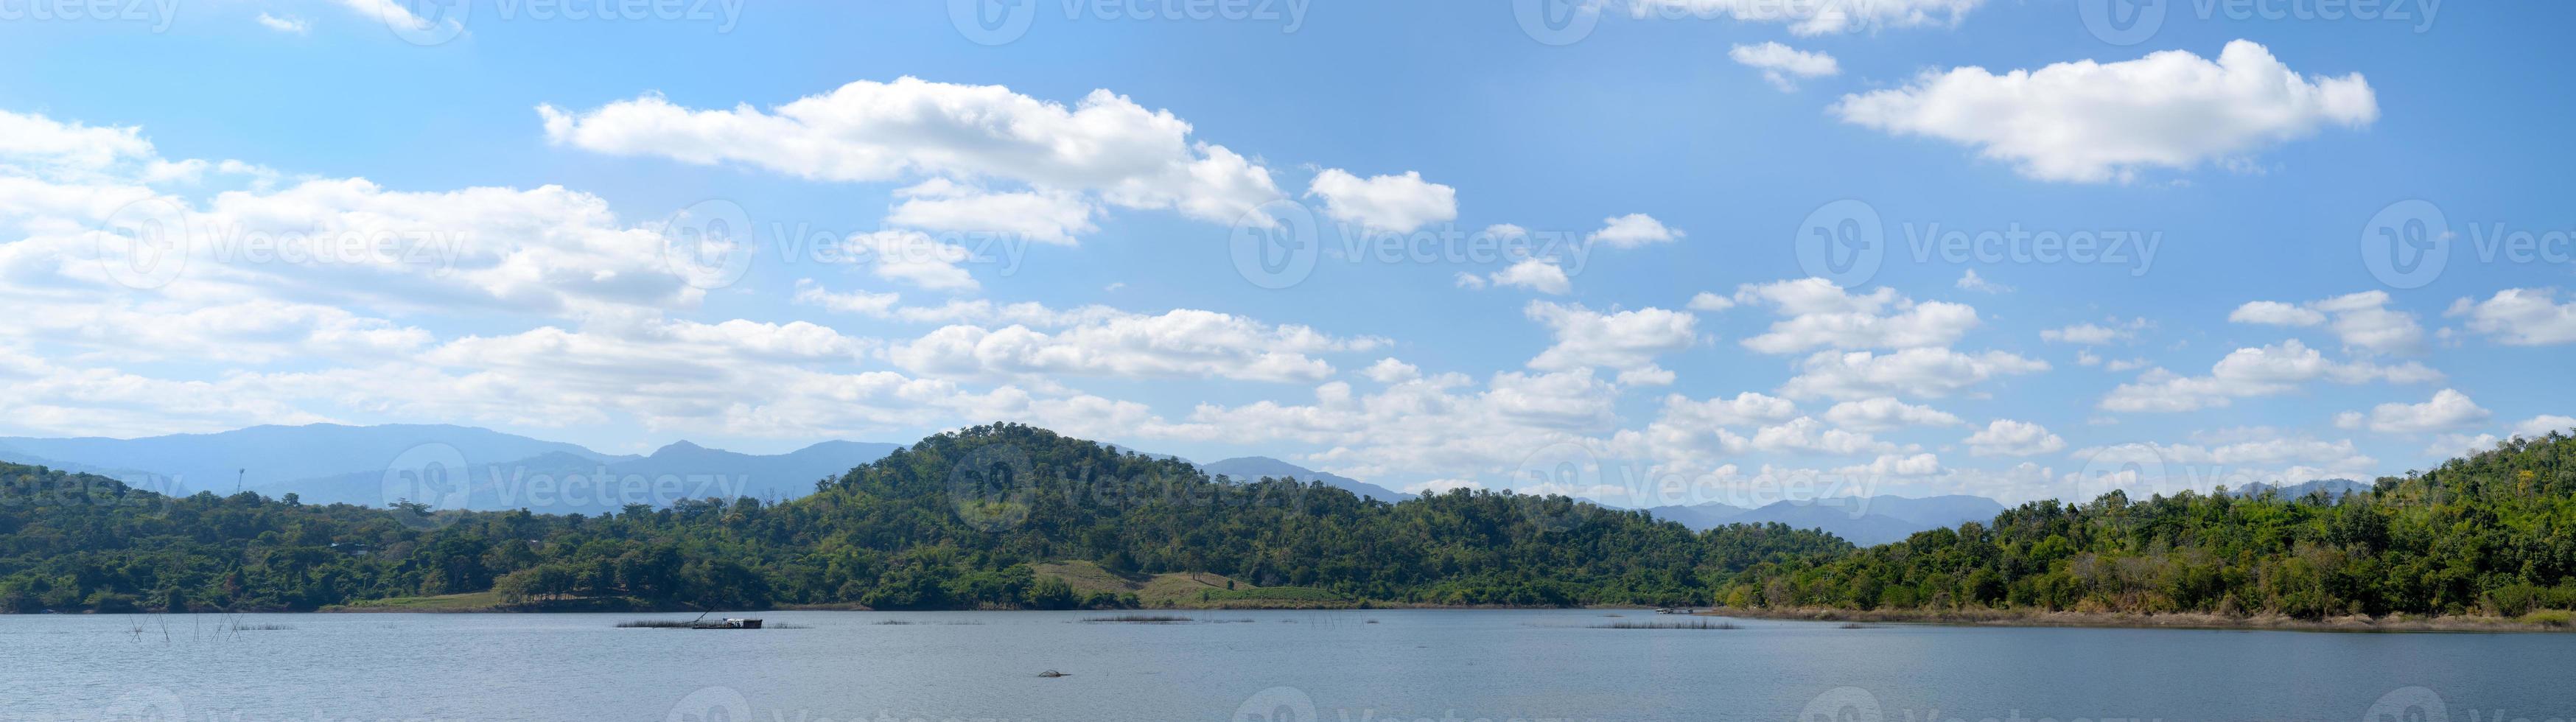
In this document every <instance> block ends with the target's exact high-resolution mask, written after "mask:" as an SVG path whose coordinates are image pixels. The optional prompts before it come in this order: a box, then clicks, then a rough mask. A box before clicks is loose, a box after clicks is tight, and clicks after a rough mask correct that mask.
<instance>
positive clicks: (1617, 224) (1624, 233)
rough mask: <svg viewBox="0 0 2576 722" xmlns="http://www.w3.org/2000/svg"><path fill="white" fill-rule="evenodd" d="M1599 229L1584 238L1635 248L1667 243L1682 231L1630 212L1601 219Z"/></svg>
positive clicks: (1651, 217)
mask: <svg viewBox="0 0 2576 722" xmlns="http://www.w3.org/2000/svg"><path fill="white" fill-rule="evenodd" d="M1601 223H1602V225H1601V230H1597V231H1593V232H1592V235H1590V236H1586V237H1585V240H1589V241H1592V242H1594V243H1600V244H1603V245H1607V246H1609V247H1611V248H1635V247H1638V246H1643V245H1647V244H1652V243H1668V242H1671V241H1673V240H1676V239H1679V238H1681V237H1682V235H1683V234H1682V232H1681V231H1678V230H1674V229H1671V228H1667V227H1665V226H1664V223H1663V221H1658V220H1655V217H1654V216H1649V215H1646V214H1644V213H1630V214H1628V215H1624V216H1611V217H1609V218H1604V219H1601Z"/></svg>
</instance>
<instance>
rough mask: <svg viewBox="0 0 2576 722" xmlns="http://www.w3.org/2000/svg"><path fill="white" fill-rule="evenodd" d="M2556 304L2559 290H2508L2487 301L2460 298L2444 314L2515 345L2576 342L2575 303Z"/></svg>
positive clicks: (2550, 344)
mask: <svg viewBox="0 0 2576 722" xmlns="http://www.w3.org/2000/svg"><path fill="white" fill-rule="evenodd" d="M2557 301H2558V291H2557V289H2547V288H2543V289H2532V288H2508V289H2505V290H2502V291H2497V292H2496V294H2495V295H2494V296H2493V297H2490V298H2488V299H2487V300H2484V301H2475V302H2472V301H2470V300H2469V299H2465V298H2463V299H2460V300H2459V301H2457V302H2455V303H2453V304H2451V309H2450V310H2449V311H2448V312H2446V313H2445V315H2448V316H2453V317H2459V318H2465V319H2467V321H2468V325H2469V330H2471V331H2476V332H2478V333H2483V334H2487V335H2489V336H2493V337H2495V338H2496V339H2497V340H2500V341H2503V342H2505V343H2507V344H2512V345H2515V346H2554V345H2557V344H2563V343H2576V301H2571V302H2569V303H2563V304H2562V303H2558V302H2557Z"/></svg>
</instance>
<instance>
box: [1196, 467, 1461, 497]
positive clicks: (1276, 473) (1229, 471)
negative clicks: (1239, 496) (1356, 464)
mask: <svg viewBox="0 0 2576 722" xmlns="http://www.w3.org/2000/svg"><path fill="white" fill-rule="evenodd" d="M1199 469H1200V470H1201V471H1205V472H1207V473H1209V474H1211V475H1215V474H1223V475H1225V476H1227V477H1231V478H1233V479H1234V480H1235V481H1256V480H1259V479H1261V478H1262V477H1265V476H1266V477H1270V478H1273V479H1296V480H1298V481H1320V482H1324V483H1325V484H1329V485H1332V486H1334V487H1338V488H1341V489H1344V490H1347V491H1349V492H1351V493H1353V494H1358V495H1360V496H1361V497H1364V498H1369V499H1376V500H1378V501H1383V502H1387V503H1389V504H1392V503H1395V502H1399V501H1404V500H1406V499H1411V498H1413V495H1412V494H1407V493H1404V492H1401V491H1396V490H1393V489H1388V488H1386V487H1383V486H1378V485H1376V484H1371V483H1368V482H1365V481H1360V480H1358V479H1353V478H1350V477H1347V476H1342V475H1340V474H1329V473H1325V472H1321V471H1316V470H1313V469H1309V468H1306V467H1303V466H1298V465H1296V464H1291V463H1288V462H1285V461H1280V460H1278V459H1273V458H1270V457H1267V456H1244V457H1237V458H1232V459H1227V460H1224V461H1219V462H1216V463H1212V464H1200V465H1199Z"/></svg>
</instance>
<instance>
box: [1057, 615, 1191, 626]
mask: <svg viewBox="0 0 2576 722" xmlns="http://www.w3.org/2000/svg"><path fill="white" fill-rule="evenodd" d="M1082 621H1085V622H1118V623H1123V624H1185V623H1189V622H1195V621H1198V620H1196V619H1192V618H1189V617H1183V616H1176V615H1171V614H1118V615H1112V616H1107V617H1083V618H1082Z"/></svg>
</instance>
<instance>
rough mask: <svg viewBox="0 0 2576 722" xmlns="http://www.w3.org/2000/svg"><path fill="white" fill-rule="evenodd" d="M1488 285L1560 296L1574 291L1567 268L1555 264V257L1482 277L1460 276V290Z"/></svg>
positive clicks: (1532, 260)
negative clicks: (1461, 288)
mask: <svg viewBox="0 0 2576 722" xmlns="http://www.w3.org/2000/svg"><path fill="white" fill-rule="evenodd" d="M1486 283H1492V284H1493V285H1496V286H1518V287H1521V288H1526V289H1529V290H1532V291H1537V292H1539V293H1545V294H1550V295H1557V296H1562V295H1565V294H1566V293H1567V292H1570V291H1573V290H1574V280H1573V279H1571V278H1568V277H1566V275H1565V269H1564V268H1563V267H1560V266H1558V265H1556V259H1554V258H1525V259H1521V260H1520V261H1519V262H1517V263H1513V264H1512V265H1511V266H1509V267H1506V268H1504V269H1503V270H1500V271H1495V272H1493V273H1492V274H1491V275H1487V276H1483V277H1478V276H1475V275H1473V274H1466V273H1461V274H1459V278H1458V285H1459V286H1461V287H1465V288H1484V287H1485V284H1486Z"/></svg>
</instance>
